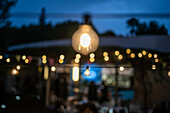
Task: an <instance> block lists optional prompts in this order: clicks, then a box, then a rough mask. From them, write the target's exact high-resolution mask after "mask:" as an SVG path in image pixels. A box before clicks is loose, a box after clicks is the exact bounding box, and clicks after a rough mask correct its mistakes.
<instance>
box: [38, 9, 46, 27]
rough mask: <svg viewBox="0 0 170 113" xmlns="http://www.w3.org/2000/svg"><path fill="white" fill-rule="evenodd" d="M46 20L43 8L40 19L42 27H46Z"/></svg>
mask: <svg viewBox="0 0 170 113" xmlns="http://www.w3.org/2000/svg"><path fill="white" fill-rule="evenodd" d="M45 18H46V13H45V8H42V9H41V14H40V18H39V23H40V25H45Z"/></svg>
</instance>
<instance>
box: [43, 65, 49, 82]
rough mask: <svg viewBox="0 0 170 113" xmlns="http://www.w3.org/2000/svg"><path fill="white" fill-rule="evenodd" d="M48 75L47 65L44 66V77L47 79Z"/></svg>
mask: <svg viewBox="0 0 170 113" xmlns="http://www.w3.org/2000/svg"><path fill="white" fill-rule="evenodd" d="M48 76H49V68H48V67H47V66H45V67H44V79H45V80H47V79H48Z"/></svg>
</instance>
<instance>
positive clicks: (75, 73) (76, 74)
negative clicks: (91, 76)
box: [72, 66, 79, 82]
mask: <svg viewBox="0 0 170 113" xmlns="http://www.w3.org/2000/svg"><path fill="white" fill-rule="evenodd" d="M72 80H73V81H74V82H77V81H79V67H78V66H74V67H73V70H72Z"/></svg>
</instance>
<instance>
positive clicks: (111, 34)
mask: <svg viewBox="0 0 170 113" xmlns="http://www.w3.org/2000/svg"><path fill="white" fill-rule="evenodd" d="M100 36H116V35H115V33H114V32H113V31H106V32H104V33H103V34H100Z"/></svg>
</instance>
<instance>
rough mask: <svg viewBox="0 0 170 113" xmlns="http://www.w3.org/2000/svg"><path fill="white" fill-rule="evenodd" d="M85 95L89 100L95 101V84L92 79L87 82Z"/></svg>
mask: <svg viewBox="0 0 170 113" xmlns="http://www.w3.org/2000/svg"><path fill="white" fill-rule="evenodd" d="M87 97H88V100H89V101H97V86H96V85H95V83H94V82H93V81H91V82H90V84H89V87H88V95H87Z"/></svg>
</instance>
